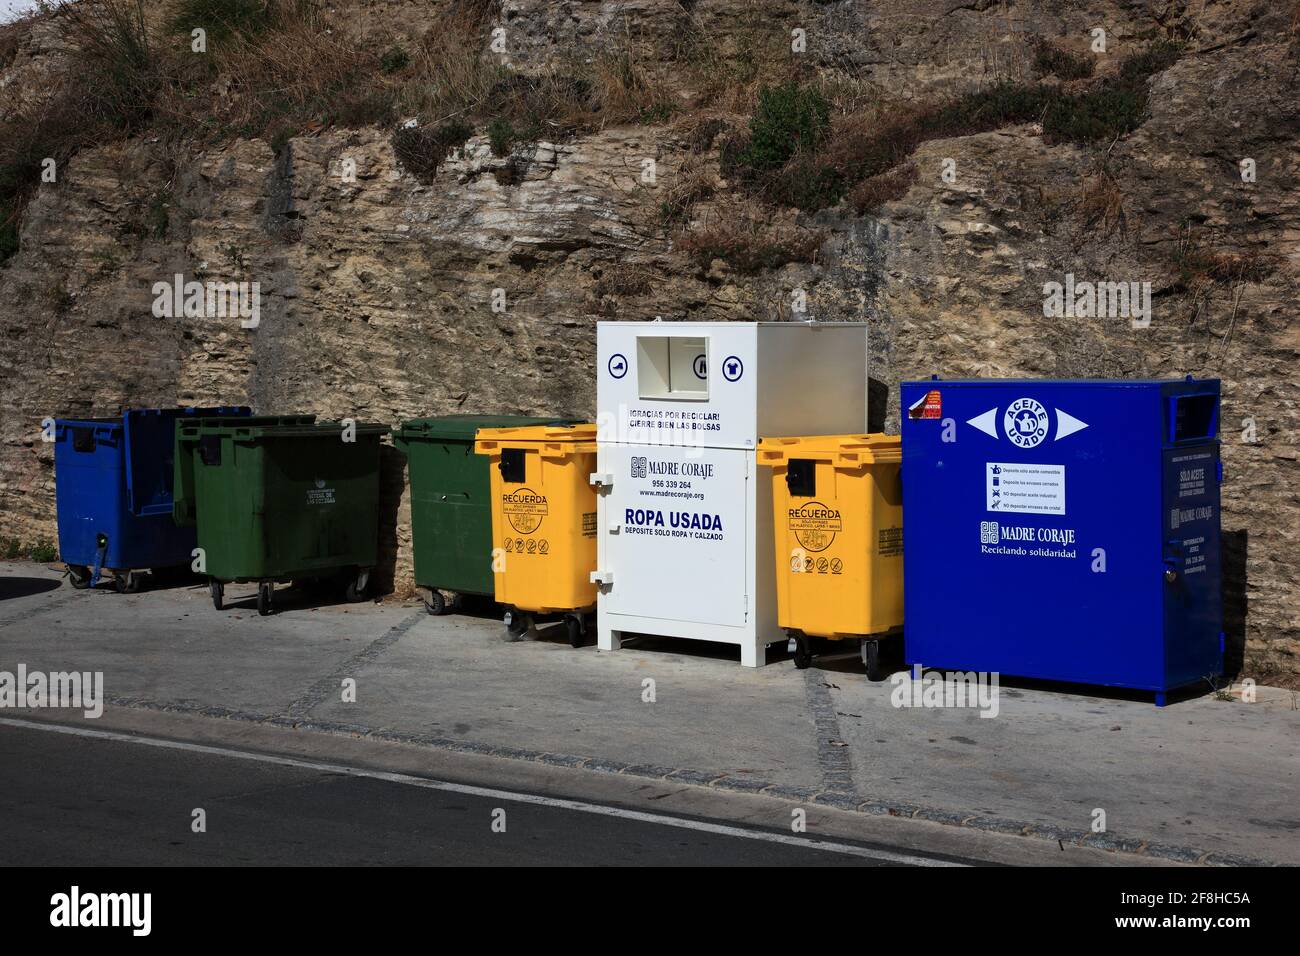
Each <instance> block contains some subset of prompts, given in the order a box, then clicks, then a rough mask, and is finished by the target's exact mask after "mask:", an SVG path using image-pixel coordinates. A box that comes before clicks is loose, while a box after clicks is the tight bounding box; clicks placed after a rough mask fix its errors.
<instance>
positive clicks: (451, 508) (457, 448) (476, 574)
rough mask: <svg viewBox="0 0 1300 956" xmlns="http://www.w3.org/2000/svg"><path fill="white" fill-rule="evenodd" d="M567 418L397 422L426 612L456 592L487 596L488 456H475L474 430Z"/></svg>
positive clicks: (489, 548) (395, 436)
mask: <svg viewBox="0 0 1300 956" xmlns="http://www.w3.org/2000/svg"><path fill="white" fill-rule="evenodd" d="M557 423H558V424H572V421H570V420H569V419H556V418H537V417H531V416H527V415H442V416H437V417H433V418H415V419H411V420H409V421H404V422H402V424H401V427H400V428H398V429H397V431H396V432H394V434H393V444H394V445H396V446H397V448H398V449H399V450H401V451H403V452H405V453H406V456H407V467H408V470H409V474H410V482H411V539H412V540H411V547H412V550H413V552H414V557H415V584H416V586H417V587H420V588H425V589H427V590H428V595H427V596H426V597H425V598H424V604H425V607H426V608H428V611H429V613H430V614H442V613H443V612H444V611H445V610H446V609H447V606H448V603H449V599H450V600H453V601H454V600H455V599H456V598H457V597H458V596H459V595H462V594H477V595H486V596H489V597H490V596H491V595H492V588H493V578H492V500H491V497H490V492H489V472H488V469H489V467H490V462H489V460H488V459H487V458H485V457H483V456H482V455H476V454H474V434H475V432H477V431H478V430H479V429H480V428H514V427H522V426H528V425H548V424H557Z"/></svg>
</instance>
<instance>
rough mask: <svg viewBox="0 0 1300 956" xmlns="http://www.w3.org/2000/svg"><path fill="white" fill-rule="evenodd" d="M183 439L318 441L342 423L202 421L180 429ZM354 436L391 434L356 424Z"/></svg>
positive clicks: (309, 418)
mask: <svg viewBox="0 0 1300 956" xmlns="http://www.w3.org/2000/svg"><path fill="white" fill-rule="evenodd" d="M183 428H184V431H185V434H186V436H187V437H192V436H195V435H229V436H230V437H231V438H233V439H234V440H235V441H251V440H257V439H262V438H319V437H321V436H322V435H332V434H336V433H338V432H340V431H342V430H343V423H342V422H332V421H330V422H320V421H317V420H316V416H315V415H266V416H257V417H254V418H245V419H240V420H231V419H225V418H204V419H200V420H198V421H195V422H186V423H185V424H184V425H183ZM353 428H354V430H355V432H356V434H358V435H387V434H388V433H389V432H391V431H392V429H391V428H389V427H388V426H387V425H384V424H382V423H380V422H356V423H355V424H354V426H353Z"/></svg>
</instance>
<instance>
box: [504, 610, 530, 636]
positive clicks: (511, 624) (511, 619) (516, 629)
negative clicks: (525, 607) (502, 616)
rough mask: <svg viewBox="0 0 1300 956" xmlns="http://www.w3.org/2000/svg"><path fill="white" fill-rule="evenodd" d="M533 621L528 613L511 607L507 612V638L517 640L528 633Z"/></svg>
mask: <svg viewBox="0 0 1300 956" xmlns="http://www.w3.org/2000/svg"><path fill="white" fill-rule="evenodd" d="M531 624H532V621H530V620H529V619H528V615H527V614H524V613H522V612H520V611H516V610H514V609H511V610H510V611H509V612H507V614H506V640H507V641H517V640H519V639H520V638H521V637H523V636H524V635H525V634H527V633H528V628H529V626H530V625H531Z"/></svg>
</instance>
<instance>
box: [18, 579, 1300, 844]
mask: <svg viewBox="0 0 1300 956" xmlns="http://www.w3.org/2000/svg"><path fill="white" fill-rule="evenodd" d="M57 581H58V572H57V570H53V569H46V568H44V567H42V566H39V565H31V564H23V563H0V669H12V668H13V667H14V666H15V665H16V664H17V663H19V662H21V663H25V664H26V665H27V666H28V668H29V669H40V670H47V671H52V670H63V669H76V670H83V671H84V670H97V671H103V672H104V678H105V683H106V693H107V695H108V697H109V698H110V704H111V705H112V707H111V713H110V715H108V719H109V720H117V719H120V718H119V716H118V715H120V714H127V715H129V714H131V713H134V714H139V715H144V714H151V715H154V716H153V719H159V720H161V719H163V717H164V716H168V717H170V718H174V719H181V718H185V719H197V718H198V717H199V716H201V715H203V714H207V715H210V716H221V717H228V718H236V719H237V721H238V722H240V723H241V724H248V725H250V726H257V727H262V728H275V729H277V730H280V729H282V728H287V727H294V726H296V727H298V728H300V729H299V730H298V731H296V733H297V734H298V735H299V736H302V732H303V730H307V729H317V730H323V731H327V732H329V733H331V734H333V735H349V734H352V735H359V736H362V737H364V738H365V739H366V741H367V742H368V743H369V744H370V745H371V746H377V745H379V744H380V743H392V744H401V745H405V746H408V747H412V748H421V749H422V751H423V752H426V753H432V752H438V753H441V754H463V755H467V756H469V757H482V758H488V759H491V758H496V759H499V758H507V759H508V760H509V761H510V762H512V763H518V762H519V761H526V762H532V763H534V764H538V765H541V766H544V767H546V768H548V769H549V768H556V769H557V770H559V769H566V768H570V767H580V768H582V769H583V770H584V771H588V772H589V771H596V772H597V775H599V774H600V773H603V774H605V775H606V776H608V775H610V774H616V775H617V776H618V777H619V778H626V779H630V780H638V781H642V782H643V783H645V782H649V781H658V782H662V783H669V784H681V785H683V786H685V787H687V788H689V789H691V790H699V789H701V788H702V787H703V786H707V787H708V789H709V790H710V791H714V792H726V793H728V794H731V795H741V794H744V793H747V792H749V791H760V790H761V791H762V792H763V794H764V795H765V796H767V797H769V798H773V799H776V800H784V801H803V803H804V804H805V805H808V806H812V807H827V808H834V809H836V810H839V811H851V812H850V813H849V814H848V816H850V817H853V818H857V819H858V820H860V821H862V822H864V823H865V822H867V821H872V820H875V821H876V822H878V821H879V819H880V818H884V819H888V818H890V817H899V816H901V817H906V818H908V819H909V821H912V820H924V821H928V822H929V823H930V824H931V825H932V824H941V826H940V827H938V828H936V832H940V831H942V832H946V833H947V834H949V836H955V835H956V834H962V835H963V837H969V836H973V835H974V834H975V833H982V834H986V835H991V836H997V835H999V834H1020V833H1026V834H1027V835H1028V836H1029V838H1030V839H1029V840H1025V839H1024V837H1015V839H1016V840H1017V841H1018V842H1020V843H1026V844H1027V843H1030V842H1033V843H1035V844H1039V845H1040V846H1050V847H1053V848H1056V847H1058V843H1057V841H1058V840H1059V841H1060V843H1059V846H1069V845H1070V844H1071V843H1073V842H1076V841H1080V840H1082V841H1083V842H1085V844H1086V845H1088V846H1096V847H1099V848H1103V849H1114V850H1118V851H1120V852H1116V853H1109V854H1098V856H1107V857H1108V858H1113V859H1115V860H1117V861H1122V860H1124V859H1126V858H1127V859H1130V860H1133V861H1137V860H1140V859H1143V858H1145V859H1152V860H1167V861H1183V862H1195V861H1197V860H1201V861H1203V862H1211V863H1214V862H1234V861H1236V860H1239V859H1240V858H1256V859H1263V860H1269V861H1278V862H1288V863H1296V862H1300V814H1298V813H1297V810H1296V801H1295V799H1294V794H1295V792H1296V785H1297V783H1298V782H1300V779H1298V776H1297V772H1298V770H1300V756H1298V755H1297V740H1300V734H1297V730H1300V711H1297V710H1295V709H1293V707H1294V704H1293V702H1292V699H1291V698H1289V697H1288V696H1287V695H1269V694H1261V700H1263V701H1266V702H1264V703H1256V704H1243V703H1241V702H1239V701H1222V700H1218V699H1216V698H1215V697H1214V696H1210V695H1207V696H1201V697H1193V698H1192V699H1187V700H1182V701H1179V702H1177V703H1175V704H1171V706H1170V707H1168V708H1165V709H1163V710H1160V709H1157V708H1155V707H1154V706H1152V704H1151V703H1150V702H1149V700H1146V699H1136V698H1132V697H1125V696H1122V695H1105V694H1103V693H1100V692H1095V691H1094V692H1088V691H1087V690H1083V691H1081V692H1074V693H1066V692H1064V691H1063V690H1062V689H1061V688H1056V687H1048V686H1039V685H1019V686H1006V685H1005V684H1004V686H1003V687H1002V690H1001V697H1000V713H999V715H998V716H997V717H996V718H993V719H983V718H980V717H978V716H977V715H976V713H974V712H971V711H965V710H952V709H937V710H931V709H925V710H921V709H898V708H895V707H893V706H892V705H891V703H890V694H891V691H892V690H893V687H892V686H891V685H890V684H889V683H884V684H871V683H869V682H868V681H866V679H865V676H864V675H863V674H862V672H861V667H860V665H858V664H855V663H853V662H852V658H843V659H838V660H837V659H835V658H824V659H819V661H818V663H817V664H815V665H814V668H813V669H811V670H809V671H805V672H800V671H796V670H795V669H794V667H793V665H792V664H791V663H790V662H788V661H782V662H778V663H775V664H772V665H769V666H768V667H766V668H762V669H759V670H757V671H751V670H747V669H743V668H741V667H740V666H739V665H738V663H737V662H736V661H735V660H734V659H733V656H734V652H733V651H731V650H730V649H728V648H724V647H716V646H712V645H700V644H696V643H693V642H675V641H671V640H667V639H648V638H647V639H639V640H637V641H633V642H630V643H629V644H628V645H627V646H625V648H624V649H623V650H620V651H617V652H614V653H610V654H605V653H600V652H597V651H596V650H595V649H594V648H584V649H582V650H579V651H574V650H572V649H571V648H569V647H568V645H567V643H566V642H565V641H564V639H563V637H562V635H560V634H554V635H550V636H548V635H546V634H543V635H542V636H541V638H540V639H539V640H536V641H532V642H521V643H516V644H506V643H504V642H503V641H502V639H501V638H502V634H503V628H502V626H501V625H500V623H499V622H498V621H496V620H490V619H486V618H482V617H473V616H461V615H451V616H447V617H444V618H431V617H428V616H427V615H424V614H423V612H422V610H421V609H420V608H419V606H418V605H416V604H414V603H413V602H412V603H410V604H407V605H403V604H400V603H387V604H380V605H374V604H366V605H321V606H316V605H315V604H313V603H312V601H311V600H310V598H309V596H307V595H300V596H297V597H296V598H295V597H294V596H291V595H290V594H289V593H285V594H284V595H283V596H280V595H277V607H278V608H279V609H280V612H279V613H278V614H276V615H275V616H273V617H270V618H259V617H258V616H257V614H256V611H255V610H253V609H252V607H251V605H249V606H247V607H244V606H238V607H235V608H232V609H229V610H227V611H225V612H217V611H215V610H214V609H213V608H212V607H211V604H210V603H209V601H208V597H207V592H206V589H203V588H200V587H189V588H186V587H180V588H172V589H168V590H159V591H146V592H144V593H141V594H138V595H129V596H124V595H119V594H116V593H110V592H107V591H105V592H93V593H92V592H74V591H72V590H71V589H70V588H68V587H67V586H66V585H64V586H62V587H54V588H50V587H49V585H50V584H57ZM245 590H247V594H248V596H251V595H252V593H253V592H252V589H251V588H250V589H245ZM242 593H243V592H242V591H241V590H240V589H237V588H233V587H232V588H230V589H229V592H228V598H227V599H228V601H232V602H234V601H238V600H239V596H240V595H241V594H242ZM647 679H648V680H650V681H652V682H653V684H652V685H649V686H652V688H653V698H654V699H653V701H652V702H650V701H647V700H646V699H645V698H646V697H647V696H648V694H647V687H648V685H647V684H646V683H645V682H646V681H647ZM345 680H354V681H355V682H356V699H355V702H353V701H350V700H345V699H344V696H343V683H344V681H345ZM13 713H14V712H12V711H9V712H5V713H4V714H0V716H6V715H12V714H13ZM33 716H36V717H38V718H40V719H49V718H52V717H58V716H59V715H58V714H57V712H53V711H47V712H43V713H40V714H35V715H33ZM60 719H63V718H60ZM94 723H95V722H93V721H92V722H90V724H92V725H93V724H94ZM209 723H211V721H209ZM0 732H3V731H0ZM1098 809H1101V810H1104V811H1105V815H1106V823H1107V833H1106V834H1102V835H1093V834H1091V833H1090V824H1091V821H1092V819H1093V817H1094V811H1096V810H1098ZM890 822H891V823H894V822H897V821H895V820H890ZM912 825H913V826H920V824H915V823H913V824H912ZM926 832H929V831H926ZM1056 852H1060V850H1059V849H1057V850H1056Z"/></svg>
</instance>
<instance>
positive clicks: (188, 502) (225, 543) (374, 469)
mask: <svg viewBox="0 0 1300 956" xmlns="http://www.w3.org/2000/svg"><path fill="white" fill-rule="evenodd" d="M237 421H238V424H236V420H235V419H228V418H227V419H218V418H203V419H197V420H194V421H186V422H183V423H178V426H177V429H176V471H175V494H174V497H173V504H172V514H173V517H174V518H175V520H176V522H177V523H178V524H182V525H185V524H193V525H195V526H196V530H197V537H198V546H199V548H200V549H201V550H202V552H203V559H204V562H205V565H206V567H205V570H206V572H207V575H208V578H209V584H210V588H211V591H212V603H213V606H214V607H216V609H217V610H221V609H222V607H223V597H224V591H225V585H226V584H228V583H231V582H247V581H255V582H257V585H258V588H257V611H258V613H259V614H264V615H265V614H270V613H271V602H272V596H273V593H274V586H275V584H276V582H299V581H308V580H322V579H324V580H333V581H336V582H338V583H339V584H341V585H342V588H343V593H344V596H345V597H346V598H347V599H348V600H350V601H360V600H361V599H362V598H363V597H364V596H365V590H366V585H367V583H368V582H369V578H370V572H371V570H372V569H373V568H374V566H375V562H376V560H377V549H378V536H379V441H380V438H381V437H382V436H383V435H385V434H387V433H388V431H389V429H388V427H387V426H385V425H377V424H363V423H356V424H355V425H353V426H352V428H351V431H350V432H349V431H348V430H345V428H344V425H343V423H340V422H318V421H316V417H315V416H314V415H284V416H264V417H256V418H244V419H238V420H237ZM348 438H351V439H352V440H346V439H348Z"/></svg>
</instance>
